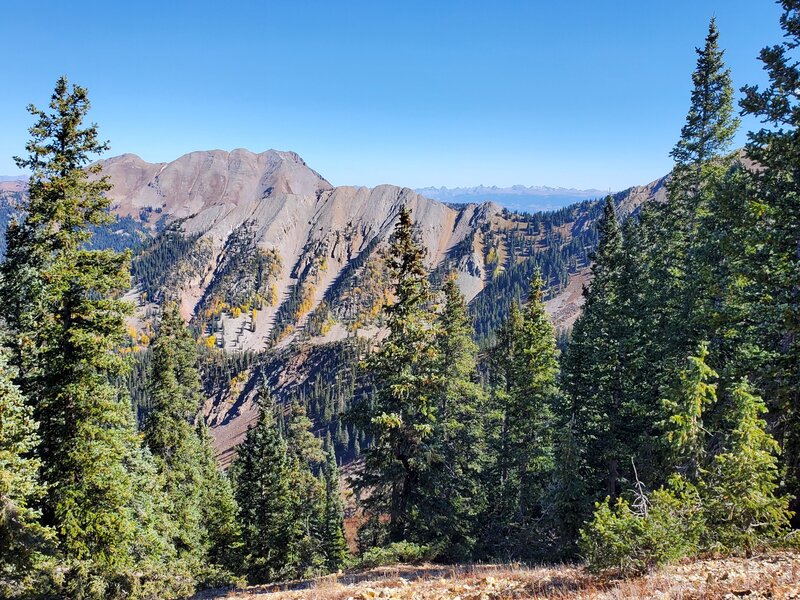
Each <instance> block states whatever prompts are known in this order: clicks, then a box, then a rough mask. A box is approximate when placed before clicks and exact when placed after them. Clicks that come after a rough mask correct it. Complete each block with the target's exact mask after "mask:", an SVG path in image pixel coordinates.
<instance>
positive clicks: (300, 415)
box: [285, 402, 325, 578]
mask: <svg viewBox="0 0 800 600" xmlns="http://www.w3.org/2000/svg"><path fill="white" fill-rule="evenodd" d="M311 425H312V423H311V420H310V419H309V418H308V417H307V416H306V410H305V408H304V407H303V405H302V404H300V403H299V402H295V403H294V404H293V405H292V411H291V414H290V416H289V421H288V423H287V424H286V455H287V461H288V477H289V481H291V486H290V487H289V496H288V497H289V504H288V506H289V515H288V518H287V525H288V527H289V531H290V533H289V537H288V541H287V545H286V548H285V552H286V563H287V566H291V569H293V570H292V571H291V572H290V575H291V576H292V577H295V578H297V577H309V576H313V575H315V574H318V573H319V572H320V571H322V570H323V568H324V562H325V556H324V553H323V552H321V543H322V540H321V535H322V534H321V530H322V524H323V520H324V511H325V506H324V505H325V489H324V487H323V484H322V483H321V482H320V481H319V479H318V478H317V477H315V476H314V474H313V472H312V468H318V467H319V465H320V463H322V461H324V459H325V454H324V453H323V451H322V444H321V442H320V440H319V438H317V437H316V436H315V435H314V434H313V433H311V431H310V428H311Z"/></svg>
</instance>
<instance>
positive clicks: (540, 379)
mask: <svg viewBox="0 0 800 600" xmlns="http://www.w3.org/2000/svg"><path fill="white" fill-rule="evenodd" d="M543 287H544V282H543V281H542V279H541V277H540V276H539V275H538V274H537V275H536V276H535V278H534V280H533V281H532V282H531V286H530V289H531V293H530V297H529V298H528V302H527V304H526V306H525V310H524V312H520V311H519V310H518V309H516V308H513V307H512V310H511V312H510V314H509V319H508V322H507V323H506V324H505V325H504V327H503V329H502V330H501V332H500V333H499V334H498V340H499V343H498V346H497V347H496V348H495V349H494V350H493V353H494V355H495V359H494V363H495V364H497V365H498V366H499V367H500V378H499V381H498V382H497V383H499V387H500V390H499V392H498V393H496V394H495V398H496V402H497V405H496V410H497V412H499V414H500V415H501V421H500V422H501V431H500V432H499V435H494V436H492V438H493V445H494V451H493V454H494V456H495V457H496V458H495V461H494V462H495V466H494V468H493V469H492V471H491V472H490V474H489V486H490V490H491V493H490V496H489V506H490V511H489V515H488V517H487V523H486V525H485V527H486V528H488V529H487V531H486V534H485V536H484V537H485V540H484V544H486V545H487V548H486V549H485V550H484V552H485V553H487V554H494V555H497V554H507V553H511V554H512V555H516V556H522V555H526V554H527V555H528V557H531V556H533V555H534V554H535V553H536V552H537V551H539V552H541V550H542V547H543V544H547V543H548V540H544V539H543V537H542V531H541V530H539V529H537V527H536V524H537V523H539V522H540V521H541V518H542V516H543V501H544V498H545V496H546V490H547V489H548V482H549V481H550V478H551V477H552V469H553V426H554V423H553V414H552V407H553V405H554V403H555V401H556V397H557V392H558V390H557V386H556V378H557V376H558V351H557V349H556V342H555V331H554V329H553V326H552V324H551V323H550V319H549V317H548V316H547V313H546V312H545V307H544V301H543ZM496 385H497V384H496Z"/></svg>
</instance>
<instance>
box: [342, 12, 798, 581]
mask: <svg viewBox="0 0 800 600" xmlns="http://www.w3.org/2000/svg"><path fill="white" fill-rule="evenodd" d="M782 5H783V7H784V9H785V12H784V16H783V17H782V19H781V25H782V26H783V29H784V31H785V33H786V41H784V42H783V44H781V45H778V46H775V47H771V48H767V49H765V50H764V51H763V52H762V55H761V59H762V61H763V62H764V66H765V69H766V71H767V74H768V75H769V78H770V83H769V85H768V86H767V87H766V88H765V89H764V90H760V89H759V88H757V87H752V86H747V87H745V88H743V93H744V98H743V100H742V101H741V109H742V111H743V112H744V113H745V114H751V115H754V116H756V117H758V118H760V119H762V120H763V121H764V122H765V123H766V125H768V126H770V128H765V129H762V130H759V131H756V132H751V133H750V134H749V142H748V144H747V147H746V149H745V154H744V158H743V157H742V155H740V154H731V144H732V141H733V138H734V135H735V133H736V131H737V128H738V126H739V122H738V119H737V118H736V116H735V113H734V105H733V89H732V84H731V78H730V73H729V70H728V69H727V68H726V67H725V65H724V62H723V52H722V50H720V48H719V45H718V32H717V28H716V25H715V23H714V21H713V20H712V22H711V25H710V27H709V32H708V37H707V39H706V41H705V45H704V47H702V48H700V49H698V62H697V70H696V71H695V72H694V74H693V84H694V87H693V91H692V103H691V108H690V111H689V113H688V115H687V119H686V124H685V126H684V127H683V129H682V131H681V136H680V139H679V142H678V143H677V145H676V146H675V148H674V150H673V151H672V157H673V158H674V160H675V168H674V171H673V174H672V177H671V180H670V182H669V187H668V200H667V201H666V202H664V203H650V204H648V205H645V206H644V207H643V208H642V210H641V211H640V213H639V214H638V215H637V216H636V217H635V218H630V219H628V220H627V221H626V222H625V224H624V225H622V224H620V222H619V219H618V217H617V214H616V207H615V203H614V200H613V198H611V197H609V198H607V199H606V201H605V203H604V207H603V213H602V217H601V218H600V220H599V224H598V228H597V229H598V234H599V244H598V246H597V250H596V252H595V253H594V255H593V257H592V258H593V264H592V284H591V287H590V288H589V289H588V290H587V291H586V292H585V296H586V303H585V306H584V310H583V313H582V315H581V317H580V318H579V319H578V321H577V322H576V324H575V326H574V329H573V331H572V335H571V338H570V339H569V340H568V341H567V342H566V348H565V351H564V352H563V354H561V355H560V356H559V352H558V350H557V343H556V337H555V333H554V331H553V328H552V326H551V325H550V323H549V321H548V319H547V318H546V315H545V312H544V306H543V303H542V300H543V297H542V294H543V289H544V281H543V279H542V271H541V270H536V271H534V273H533V277H532V279H533V281H532V283H531V284H530V287H529V293H528V295H527V301H526V303H525V304H524V305H520V303H519V301H518V300H517V297H520V296H522V293H521V288H522V285H521V284H520V283H519V282H514V283H511V284H510V285H511V287H512V288H513V289H516V290H518V292H516V293H514V294H512V295H511V297H509V298H506V299H505V301H507V302H508V303H509V308H508V314H507V316H506V317H505V318H504V320H503V323H502V325H501V326H500V327H499V329H498V330H497V331H496V333H495V334H494V336H493V339H494V344H493V345H492V347H491V348H490V349H489V350H488V351H487V360H486V361H483V362H484V365H485V366H483V367H482V369H481V377H479V376H478V369H477V366H476V364H477V356H476V349H475V346H474V343H473V341H472V336H471V333H472V328H471V322H470V321H471V320H470V318H469V317H468V316H467V311H466V307H465V306H464V303H463V299H462V298H461V297H460V295H459V294H458V292H457V289H456V288H455V286H454V285H453V284H452V283H449V284H446V285H445V287H444V291H443V294H444V298H443V299H441V298H440V299H439V300H438V301H437V300H436V296H435V294H434V293H433V292H432V291H431V290H430V288H429V284H428V280H427V279H426V277H425V274H424V269H423V268H422V262H421V257H422V251H421V249H420V246H419V245H418V244H417V243H416V242H415V239H414V235H413V229H412V226H411V220H410V218H409V217H408V215H407V214H404V215H403V218H402V219H401V222H400V224H399V225H398V228H397V230H396V232H395V235H394V238H393V242H392V256H393V262H392V269H393V272H392V273H393V281H394V296H395V298H396V300H395V302H394V304H392V305H391V306H390V307H388V309H387V323H388V328H389V334H388V336H387V337H386V338H385V339H384V340H383V341H382V343H381V345H380V348H379V350H378V351H377V352H376V353H375V354H373V355H372V356H370V357H369V358H368V361H367V365H368V368H369V369H370V371H371V373H372V374H373V376H374V383H375V385H376V390H375V393H374V394H373V395H371V396H369V397H367V398H365V399H364V400H363V401H362V402H361V403H360V404H358V405H357V406H356V408H355V409H354V411H353V414H352V418H353V419H354V422H356V423H358V424H359V426H360V427H362V428H363V429H364V431H366V432H367V434H368V436H369V437H370V438H371V439H372V440H373V443H372V445H371V446H370V447H369V448H368V449H367V450H366V452H365V453H364V466H363V469H362V470H361V471H360V472H359V473H358V474H357V475H356V478H355V481H354V484H355V489H356V491H357V493H358V496H359V500H360V505H361V507H362V510H363V511H364V513H365V517H366V520H365V524H364V526H363V527H362V528H361V530H360V532H359V543H360V544H361V545H362V549H366V548H376V547H377V548H382V549H383V551H384V552H386V553H387V554H390V555H391V554H392V549H393V548H396V547H397V545H398V544H406V545H407V544H409V543H410V544H413V545H414V548H416V552H417V554H419V555H427V556H429V557H435V558H437V559H439V560H446V561H452V560H464V559H469V560H475V559H494V560H497V559H508V558H514V559H522V560H552V559H554V558H574V557H578V556H582V557H584V558H586V559H588V561H589V565H590V567H591V568H592V569H595V570H612V571H617V572H620V573H623V574H628V573H631V572H639V571H642V570H645V569H647V568H649V567H651V566H653V565H657V564H661V563H664V562H667V561H669V560H674V559H677V558H679V557H683V556H691V555H696V554H699V553H705V552H722V553H729V552H734V553H736V552H743V553H749V552H752V551H754V550H756V549H759V548H765V547H769V546H772V545H782V544H792V543H794V542H793V535H792V534H791V532H790V524H791V518H792V516H793V514H794V512H793V511H794V509H795V507H796V500H795V499H796V498H797V497H798V496H800V445H799V444H798V432H800V423H798V418H800V414H799V413H798V411H799V410H800V409H798V407H799V406H800V402H799V400H800V369H799V368H798V365H800V338H799V337H798V329H800V326H799V325H798V324H799V323H800V285H799V282H800V196H799V195H798V193H799V192H800V188H798V183H797V182H798V172H797V165H798V164H800V161H798V159H800V144H798V139H800V138H798V127H797V126H798V114H800V102H798V98H797V89H798V86H797V81H798V80H800V69H799V68H798V65H797V63H796V62H795V61H794V59H793V58H792V57H793V52H794V50H795V48H796V47H798V44H800V3H798V2H794V1H789V0H784V1H783V2H782ZM526 274H527V273H526ZM510 275H512V273H509V276H510ZM494 299H495V300H496V301H498V302H500V298H499V296H495V297H494ZM479 383H480V385H479ZM406 550H407V546H406Z"/></svg>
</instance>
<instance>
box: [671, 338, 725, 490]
mask: <svg viewBox="0 0 800 600" xmlns="http://www.w3.org/2000/svg"><path fill="white" fill-rule="evenodd" d="M707 357H708V344H707V343H702V344H700V348H699V352H698V353H697V356H690V357H689V360H688V365H687V366H686V368H685V369H684V370H682V371H681V372H680V373H679V376H678V382H677V385H676V387H675V390H674V392H673V394H672V397H671V398H668V399H665V400H664V401H663V403H664V407H665V409H666V411H667V414H668V415H669V417H668V422H667V423H666V424H665V425H666V429H667V432H666V441H667V443H668V444H669V446H670V449H671V452H672V455H673V458H674V460H675V463H676V466H677V471H678V473H680V474H681V475H683V476H685V477H686V478H687V479H688V480H689V481H690V482H692V483H695V484H696V483H697V481H698V480H699V478H700V474H701V468H702V466H703V464H704V459H705V455H706V429H705V427H704V423H703V414H704V412H705V411H706V409H707V408H708V407H709V406H711V405H713V404H714V403H715V402H716V401H717V385H716V384H715V383H709V380H712V379H716V378H717V377H719V376H718V375H717V373H716V371H714V369H712V368H711V367H709V366H708V365H707V364H706V358H707Z"/></svg>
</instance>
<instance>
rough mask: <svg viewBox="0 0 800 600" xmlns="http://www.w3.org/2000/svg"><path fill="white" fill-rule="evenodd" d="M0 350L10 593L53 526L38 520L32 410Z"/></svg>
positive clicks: (0, 497) (4, 571) (0, 542)
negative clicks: (46, 526)
mask: <svg viewBox="0 0 800 600" xmlns="http://www.w3.org/2000/svg"><path fill="white" fill-rule="evenodd" d="M7 361H8V358H7V356H6V355H5V354H4V353H3V354H0V597H4V598H5V597H11V596H14V595H15V594H16V592H17V590H18V589H19V587H20V586H22V585H24V583H25V580H26V578H27V577H29V576H30V574H32V573H33V572H34V571H35V570H36V568H37V567H38V564H39V562H40V561H41V560H42V558H43V556H42V555H43V553H44V552H45V551H46V550H47V545H48V543H50V542H51V541H52V537H53V532H52V531H50V530H49V529H47V528H45V527H42V526H41V524H40V523H39V518H40V514H39V513H38V511H36V510H35V508H34V506H35V503H36V501H37V500H38V499H39V498H41V497H42V496H43V495H44V488H43V487H42V485H41V483H40V482H39V467H40V465H39V461H38V459H36V458H34V457H33V454H32V452H33V450H34V449H35V448H36V445H37V443H38V436H37V434H36V429H37V425H36V422H35V421H34V420H33V415H32V410H31V409H30V407H29V406H27V405H26V404H25V402H24V399H23V397H22V394H21V392H20V390H19V388H18V387H17V386H16V385H15V384H14V383H13V381H12V378H13V375H14V371H13V369H11V368H9V366H8V362H7Z"/></svg>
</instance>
